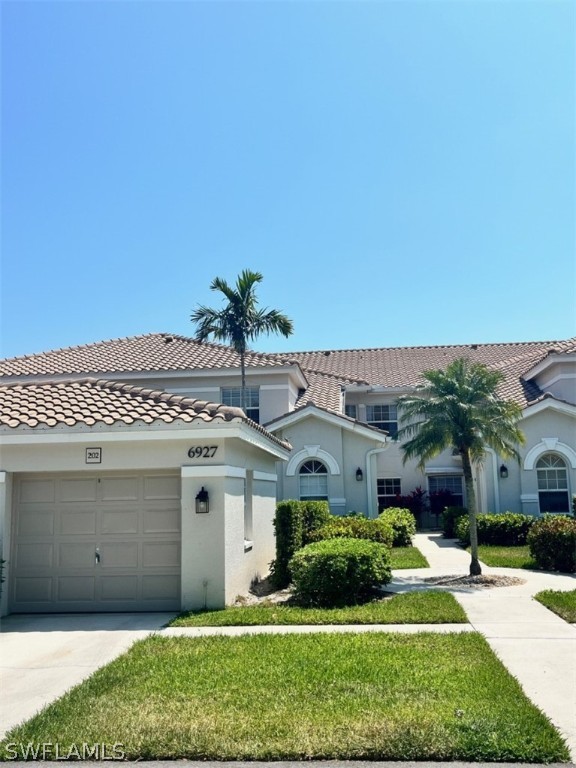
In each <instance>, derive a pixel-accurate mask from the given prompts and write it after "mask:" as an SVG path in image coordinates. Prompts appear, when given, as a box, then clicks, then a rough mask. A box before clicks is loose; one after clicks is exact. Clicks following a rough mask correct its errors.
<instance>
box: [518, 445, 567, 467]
mask: <svg viewBox="0 0 576 768" xmlns="http://www.w3.org/2000/svg"><path fill="white" fill-rule="evenodd" d="M545 453H558V454H560V456H563V457H564V458H565V459H567V461H568V462H569V463H570V466H571V467H572V469H576V451H575V450H574V449H573V448H570V446H569V445H566V444H565V443H561V442H560V441H559V440H558V438H557V437H543V438H542V440H541V441H540V442H539V443H537V444H536V445H535V446H533V447H532V448H530V450H529V451H528V453H527V454H526V457H525V459H524V469H534V467H535V466H536V462H537V461H538V459H539V458H540V456H542V455H543V454H545Z"/></svg>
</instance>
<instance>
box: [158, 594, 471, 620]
mask: <svg viewBox="0 0 576 768" xmlns="http://www.w3.org/2000/svg"><path fill="white" fill-rule="evenodd" d="M466 621H467V618H466V614H465V613H464V610H463V609H462V608H461V606H460V605H459V603H458V602H457V601H456V599H455V598H454V597H453V596H452V595H450V594H448V593H447V592H440V591H438V592H434V591H430V592H408V593H405V594H402V595H395V596H394V597H388V598H382V599H380V600H373V601H371V602H368V603H364V604H362V605H352V606H348V607H346V608H299V607H298V606H287V605H262V604H260V605H249V606H243V607H241V608H236V607H235V608H223V609H220V610H212V611H210V610H209V611H199V612H197V613H187V614H184V615H182V616H178V617H177V618H176V619H174V621H173V622H172V623H171V625H170V626H172V627H231V626H256V625H264V624H459V623H462V622H466Z"/></svg>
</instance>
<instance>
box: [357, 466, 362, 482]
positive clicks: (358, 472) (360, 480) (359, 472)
mask: <svg viewBox="0 0 576 768" xmlns="http://www.w3.org/2000/svg"><path fill="white" fill-rule="evenodd" d="M363 479H364V473H363V472H362V470H361V469H360V467H358V469H357V470H356V480H358V482H359V483H361V482H362V480H363Z"/></svg>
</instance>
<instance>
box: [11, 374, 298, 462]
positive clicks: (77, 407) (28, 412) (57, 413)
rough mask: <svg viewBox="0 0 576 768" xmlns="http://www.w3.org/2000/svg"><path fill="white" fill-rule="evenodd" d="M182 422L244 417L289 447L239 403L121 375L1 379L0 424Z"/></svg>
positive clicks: (241, 419)
mask: <svg viewBox="0 0 576 768" xmlns="http://www.w3.org/2000/svg"><path fill="white" fill-rule="evenodd" d="M178 421H180V422H183V423H186V424H191V423H194V422H199V421H201V422H206V423H211V422H244V423H246V424H249V425H250V426H251V427H252V428H253V429H255V430H256V431H258V432H260V433H261V434H263V435H266V437H268V439H270V440H272V441H273V442H275V443H277V444H279V445H281V446H282V447H283V448H288V449H289V447H290V446H289V445H288V444H287V443H285V442H284V441H281V440H278V439H277V438H276V437H274V436H273V435H271V434H270V433H269V432H268V431H267V430H265V429H264V428H263V427H261V426H260V425H259V424H256V423H255V422H253V421H251V420H250V419H248V418H246V416H245V415H244V412H243V411H242V410H241V409H240V408H234V407H232V406H227V405H222V404H218V403H209V402H206V401H205V400H195V399H193V398H190V397H184V396H182V395H170V394H168V393H166V392H163V391H159V390H153V389H146V388H144V387H135V386H133V385H131V384H123V383H122V382H118V381H107V380H104V379H95V378H85V379H76V380H68V381H44V382H39V383H38V382H36V383H20V384H0V429H1V428H2V427H4V428H5V429H6V428H9V429H10V430H12V429H23V430H27V429H36V428H40V429H46V428H48V429H52V428H54V427H83V426H88V427H92V426H95V425H97V424H106V425H109V426H112V425H120V426H121V425H122V424H126V425H132V424H137V423H138V422H142V423H144V424H153V423H154V422H157V423H165V424H172V423H174V422H178Z"/></svg>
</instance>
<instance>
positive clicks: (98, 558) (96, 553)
mask: <svg viewBox="0 0 576 768" xmlns="http://www.w3.org/2000/svg"><path fill="white" fill-rule="evenodd" d="M94 557H95V558H96V563H99V562H100V550H99V549H98V548H96V552H94Z"/></svg>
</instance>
